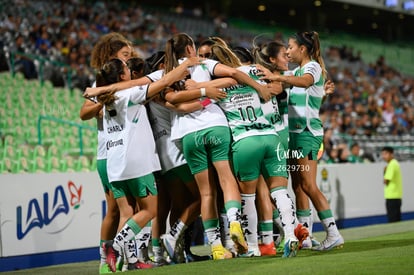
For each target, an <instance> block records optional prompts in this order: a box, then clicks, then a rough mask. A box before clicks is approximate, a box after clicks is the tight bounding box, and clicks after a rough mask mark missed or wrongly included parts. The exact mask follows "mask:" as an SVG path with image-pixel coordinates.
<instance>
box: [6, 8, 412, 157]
mask: <svg viewBox="0 0 414 275" xmlns="http://www.w3.org/2000/svg"><path fill="white" fill-rule="evenodd" d="M9 2H10V1H9ZM9 2H7V1H5V0H0V4H2V5H1V7H2V8H1V12H2V16H1V17H0V48H1V49H3V50H4V51H8V52H5V54H4V55H3V54H2V53H1V52H0V70H4V69H7V67H8V66H7V65H8V64H7V61H8V60H7V59H6V56H7V55H6V54H7V53H10V52H11V51H19V52H23V53H26V54H36V55H41V57H42V58H43V60H47V62H45V63H44V64H43V63H41V62H38V61H39V60H30V59H27V57H25V56H16V62H17V63H16V64H17V68H19V71H21V72H22V73H23V74H24V75H25V77H26V78H36V77H38V75H37V73H38V72H39V71H40V66H42V67H41V68H42V71H43V74H42V77H44V79H45V80H50V81H51V82H52V83H53V85H54V86H68V85H70V88H79V89H81V90H83V89H84V88H85V87H86V86H90V85H91V84H92V80H93V79H94V71H93V70H92V69H91V68H90V66H89V61H90V60H89V59H90V53H91V49H92V46H93V45H94V44H95V43H96V41H97V40H98V39H99V38H100V37H101V36H102V35H103V34H106V33H108V32H112V31H119V32H120V33H122V34H123V35H124V36H125V37H127V38H128V39H129V40H131V41H133V43H134V48H135V49H136V51H137V53H138V55H139V57H141V58H143V59H145V58H147V57H149V56H151V55H152V54H153V53H155V52H157V51H159V50H163V49H164V45H165V42H166V40H167V39H168V38H169V37H170V36H171V35H172V34H174V33H177V32H181V31H183V32H187V29H182V28H189V30H188V32H189V33H191V31H193V32H196V33H195V34H194V37H196V39H195V43H196V45H199V44H200V43H201V42H202V41H203V40H205V39H206V38H207V37H209V36H214V35H218V36H221V37H222V38H224V39H225V40H226V41H227V42H228V43H229V44H231V46H232V47H237V46H244V47H246V48H248V47H249V46H251V40H252V37H254V35H256V34H250V33H249V32H248V31H244V30H240V31H239V30H238V31H235V32H231V33H229V32H228V30H229V25H228V22H227V20H226V17H225V15H223V14H221V13H219V12H217V11H214V10H210V11H209V10H206V9H205V6H200V5H198V4H194V5H191V7H190V6H189V7H187V6H184V5H183V4H177V5H176V6H175V7H176V10H175V12H174V11H173V12H170V13H168V14H165V13H161V12H159V11H152V10H145V9H144V8H143V7H141V6H140V5H139V4H137V3H136V2H128V3H127V2H123V3H122V5H119V2H118V1H98V2H96V1H78V0H68V1H44V0H39V1H12V2H13V3H12V4H10V3H9ZM203 8H204V9H203ZM23 14H24V16H23ZM176 19H179V20H176ZM185 19H188V22H185ZM198 20H199V22H200V28H198V26H197V25H196V24H197V22H198ZM201 20H206V21H201ZM206 24H210V27H211V28H210V29H211V32H212V33H207V32H205V31H204V30H205V28H204V26H205V25H206ZM194 25H195V26H194ZM194 29H196V30H195V31H194ZM197 33H198V35H197ZM273 35H274V36H273V37H272V38H274V39H275V40H282V41H284V39H285V38H284V37H283V33H281V32H279V31H276V32H275V33H274V34H273ZM325 46H326V48H325V49H326V50H325V51H324V61H325V64H326V67H327V70H328V75H329V78H330V79H332V80H333V81H334V82H335V92H334V94H332V95H331V96H330V97H329V98H328V99H327V100H326V101H325V102H324V103H323V105H322V107H321V119H322V121H323V125H324V128H325V138H324V145H325V149H326V155H324V159H325V160H326V159H327V158H328V156H327V154H328V152H330V151H331V150H333V148H334V147H336V146H339V145H341V144H343V142H344V141H345V142H346V143H347V144H352V143H355V142H358V143H359V145H360V147H361V149H362V150H363V151H364V152H366V150H365V149H366V148H371V150H373V151H375V150H374V149H373V147H377V148H378V146H381V143H380V141H382V142H383V141H384V140H387V138H390V136H391V137H394V136H413V135H414V110H413V108H414V103H413V102H414V78H413V77H412V76H403V75H401V74H400V73H399V72H398V71H397V70H396V69H394V68H392V67H390V66H389V65H388V64H387V60H386V59H385V57H384V56H379V57H378V58H377V60H375V61H374V62H371V63H368V64H366V63H364V60H363V59H362V57H361V52H360V51H357V50H356V49H354V48H353V45H341V46H330V45H325ZM2 56H3V57H2ZM2 59H3V60H2ZM62 64H64V66H62ZM68 76H70V77H71V79H68ZM362 136H364V137H366V138H368V140H362V141H361V140H359V139H360V138H361V137H362ZM377 137H378V141H379V142H378V143H376V142H375V141H376V139H375V138H377ZM371 138H372V139H373V140H374V141H373V142H371ZM404 144H407V143H404ZM410 146H413V145H412V144H411V145H410ZM341 148H342V147H341ZM341 148H339V149H341ZM410 149H412V148H410ZM377 151H378V150H377ZM397 153H398V151H397V150H396V154H397Z"/></svg>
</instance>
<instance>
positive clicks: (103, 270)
mask: <svg viewBox="0 0 414 275" xmlns="http://www.w3.org/2000/svg"><path fill="white" fill-rule="evenodd" d="M108 273H112V271H111V269H110V268H109V265H108V264H107V263H105V264H102V265H101V266H100V267H99V274H108Z"/></svg>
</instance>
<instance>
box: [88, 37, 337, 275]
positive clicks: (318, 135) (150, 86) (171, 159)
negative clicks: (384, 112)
mask: <svg viewBox="0 0 414 275" xmlns="http://www.w3.org/2000/svg"><path fill="white" fill-rule="evenodd" d="M289 63H292V64H293V63H294V64H297V67H296V68H295V69H293V70H289V67H288V64H289ZM91 65H92V66H93V67H94V68H95V69H96V70H97V74H96V87H93V88H87V89H86V91H85V93H84V96H85V98H86V100H85V103H84V105H83V106H82V108H81V111H80V116H81V118H82V119H92V118H96V119H97V123H98V151H97V159H98V162H97V164H98V173H99V175H100V178H101V181H102V184H103V187H104V191H105V198H106V201H107V208H108V209H107V214H106V216H105V218H104V220H103V222H102V226H101V233H100V238H101V245H100V254H101V263H100V272H101V273H107V272H116V271H117V270H123V271H126V270H133V269H143V268H151V267H153V266H160V265H164V264H168V263H182V262H190V261H197V260H206V259H210V258H211V259H213V260H220V259H228V258H233V257H258V256H272V255H273V256H274V255H276V253H277V250H279V249H277V247H279V248H280V252H281V253H283V256H282V257H284V258H289V257H294V256H296V254H297V252H298V251H299V250H300V249H312V250H318V251H325V250H330V249H333V248H338V247H342V246H343V244H344V239H343V237H342V236H341V234H340V233H339V231H338V228H337V226H336V223H335V219H334V217H333V214H332V211H331V209H330V206H329V204H328V201H327V200H326V198H325V196H324V195H323V194H322V193H321V192H320V190H319V188H318V186H317V185H316V172H317V169H316V168H317V161H318V152H319V151H320V147H321V144H322V137H323V126H322V122H321V120H320V119H319V108H320V106H321V104H322V101H323V98H324V96H325V95H326V94H329V93H331V92H333V89H334V84H333V83H332V82H330V81H327V76H326V70H325V66H324V62H323V59H322V57H321V53H320V45H319V37H318V33H316V32H313V31H312V32H301V33H296V34H294V35H292V36H291V37H290V38H289V40H288V44H287V45H285V44H284V43H282V42H280V41H268V42H266V43H261V44H260V45H257V44H256V42H253V45H252V50H251V51H249V50H248V49H245V48H241V47H235V48H232V47H230V46H229V45H228V44H227V43H226V42H225V41H224V40H223V39H221V38H219V37H211V38H209V39H207V40H206V41H204V42H203V43H201V44H200V46H199V47H198V49H196V47H195V44H194V41H193V39H192V38H191V37H190V36H188V35H187V34H185V33H178V34H174V35H173V36H172V37H171V38H170V39H169V40H168V41H167V42H166V45H165V50H164V51H160V52H157V53H155V54H154V55H153V56H151V57H150V58H148V59H146V60H142V59H140V58H139V57H137V56H136V54H135V53H134V51H133V47H132V45H131V42H130V41H128V40H127V39H125V38H124V37H123V36H122V35H120V34H118V33H110V34H107V35H105V36H103V37H102V38H101V39H100V41H99V42H98V43H97V44H96V45H95V47H94V49H93V52H92V56H91ZM288 177H291V182H292V188H293V191H294V193H295V202H294V201H293V200H292V198H291V197H290V195H289V193H288V190H287V187H288ZM310 201H311V202H312V204H313V206H314V208H315V210H316V211H317V215H318V217H319V219H320V221H321V223H322V225H323V226H324V229H325V231H326V239H325V240H323V241H321V242H318V241H317V240H315V239H314V238H313V237H312V213H311V207H310ZM199 217H201V220H202V225H203V228H204V234H205V236H206V239H207V241H208V245H210V246H211V257H210V256H207V257H203V256H198V255H195V254H193V253H192V252H191V250H190V247H191V231H192V227H193V225H194V222H195V221H196V219H197V218H199ZM274 225H276V226H275V228H277V231H278V232H279V237H278V238H277V239H275V238H274ZM149 242H151V245H150V244H149ZM149 247H150V248H151V250H152V251H150V252H148V248H149ZM148 254H152V255H153V257H152V258H151V260H149V257H148Z"/></svg>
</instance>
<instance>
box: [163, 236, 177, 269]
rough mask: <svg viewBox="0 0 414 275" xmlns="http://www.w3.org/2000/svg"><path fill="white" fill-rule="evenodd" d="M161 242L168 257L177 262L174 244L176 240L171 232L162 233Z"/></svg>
mask: <svg viewBox="0 0 414 275" xmlns="http://www.w3.org/2000/svg"><path fill="white" fill-rule="evenodd" d="M161 240H162V244H163V247H164V249H165V251H166V252H167V254H168V256H170V259H171V261H172V262H174V263H178V261H177V257H176V251H175V250H176V245H177V240H176V239H175V238H174V237H173V236H171V234H164V235H162V236H161Z"/></svg>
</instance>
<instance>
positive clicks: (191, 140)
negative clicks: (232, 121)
mask: <svg viewBox="0 0 414 275" xmlns="http://www.w3.org/2000/svg"><path fill="white" fill-rule="evenodd" d="M230 144H231V133H230V128H229V127H226V126H215V127H210V128H207V129H203V130H200V131H196V132H193V133H190V134H187V135H186V136H184V138H183V153H184V157H185V159H186V161H187V163H188V165H189V167H190V170H191V173H192V174H193V175H194V174H197V173H200V172H202V171H204V170H206V169H208V166H209V164H211V163H212V162H216V161H221V160H229V158H230Z"/></svg>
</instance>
